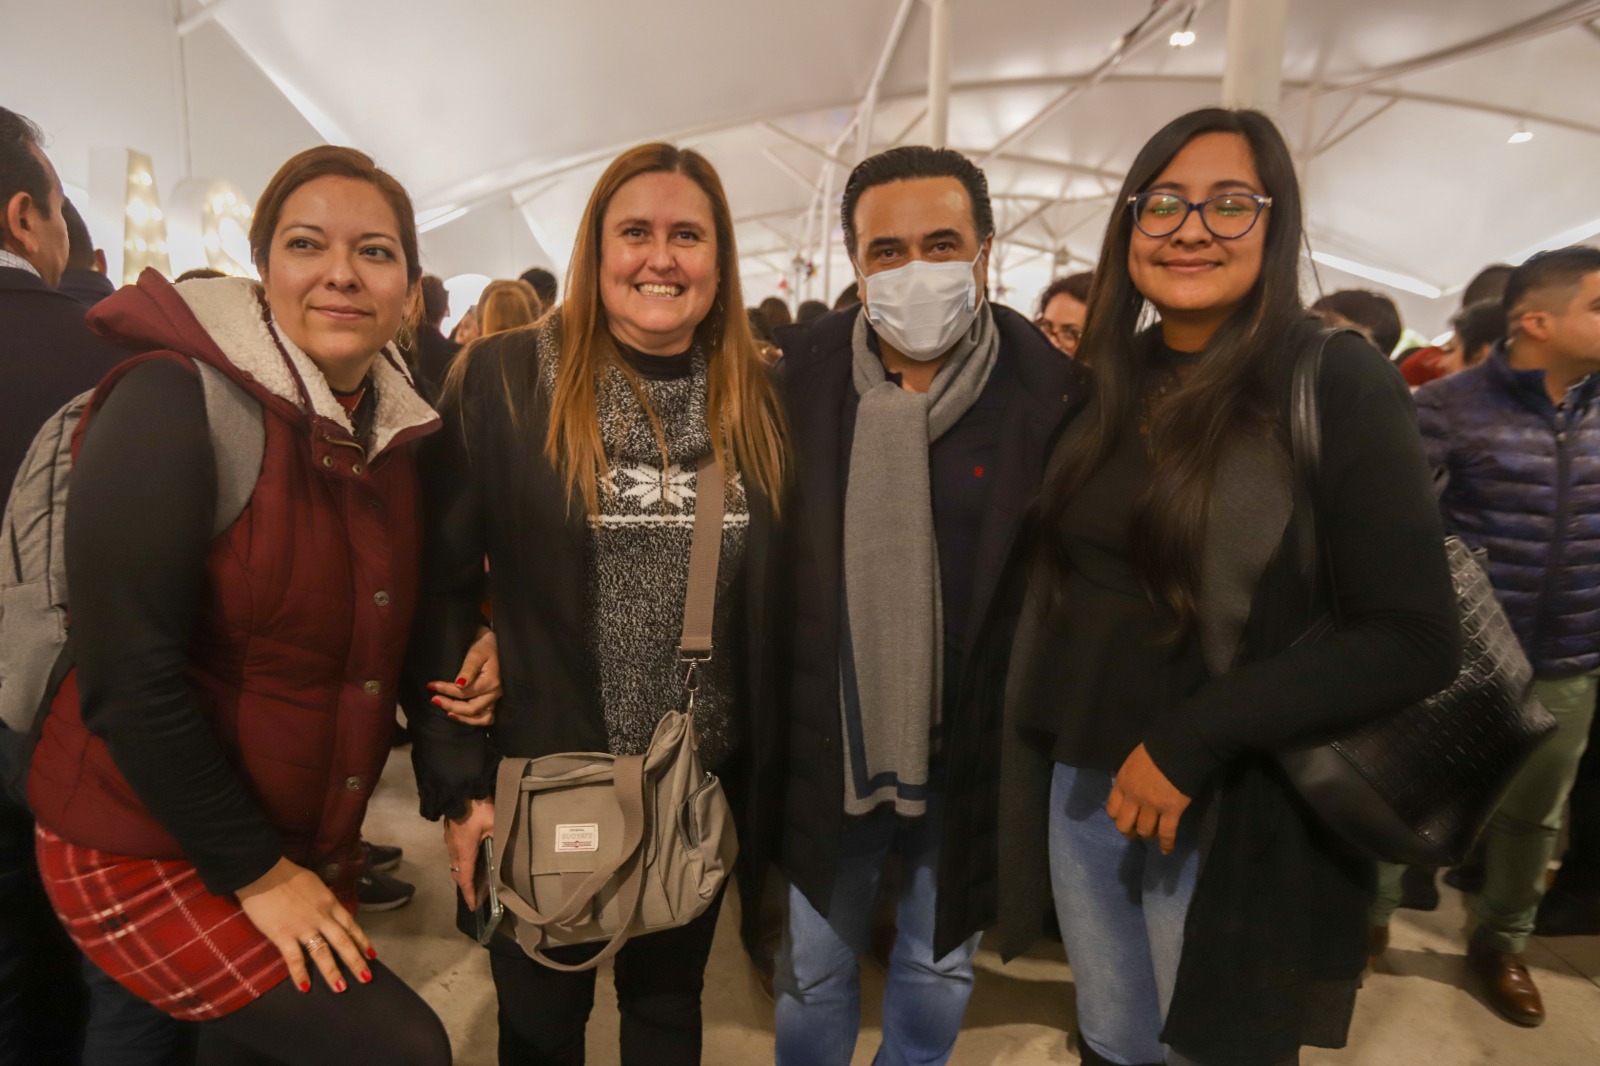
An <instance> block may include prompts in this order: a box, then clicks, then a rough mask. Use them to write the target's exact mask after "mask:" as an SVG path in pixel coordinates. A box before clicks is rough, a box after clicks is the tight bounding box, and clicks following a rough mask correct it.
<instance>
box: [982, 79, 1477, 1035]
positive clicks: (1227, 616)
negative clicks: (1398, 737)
mask: <svg viewBox="0 0 1600 1066" xmlns="http://www.w3.org/2000/svg"><path fill="white" fill-rule="evenodd" d="M1300 245H1301V214H1300V194H1299V188H1298V185H1297V182H1296V179H1295V174H1294V169H1293V165H1292V163H1291V161H1290V158H1289V152H1288V149H1287V147H1286V146H1285V144H1284V141H1283V138H1282V135H1281V134H1280V133H1279V132H1278V130H1277V129H1276V128H1275V127H1274V126H1273V124H1272V122H1271V121H1270V120H1269V119H1267V118H1266V117H1265V116H1263V115H1261V114H1259V113H1256V112H1251V111H1224V110H1218V109H1206V110H1202V111H1196V112H1193V113H1191V114H1188V115H1184V116H1182V117H1181V118H1178V119H1176V120H1175V121H1173V122H1172V123H1170V124H1169V125H1168V126H1166V127H1165V128H1164V129H1162V130H1161V131H1160V132H1159V133H1157V134H1156V135H1155V136H1154V137H1153V138H1152V139H1151V140H1150V142H1149V143H1148V144H1146V145H1145V147H1144V149H1143V150H1142V151H1141V152H1140V153H1139V155H1138V158H1137V159H1136V160H1135V161H1134V163H1133V166H1132V168H1131V169H1130V171H1129V173H1128V177H1127V179H1126V182H1125V183H1124V186H1123V190H1122V194H1121V196H1120V197H1119V199H1118V201H1117V208H1116V210H1115V212H1114V213H1113V215H1112V218H1111V224H1110V226H1109V227H1108V229H1107V232H1106V238H1105V244H1104V247H1103V249H1102V253H1101V259H1100V268H1099V272H1098V273H1097V276H1096V279H1097V280H1096V284H1095V288H1094V292H1093V294H1092V298H1091V303H1090V308H1089V316H1088V323H1087V329H1086V331H1085V333H1084V337H1083V343H1082V346H1081V348H1080V349H1079V356H1080V358H1083V359H1084V360H1085V361H1086V362H1087V363H1088V364H1089V365H1090V366H1092V367H1093V370H1094V374H1095V381H1094V390H1093V397H1094V398H1093V399H1092V401H1091V406H1090V408H1089V410H1088V411H1087V412H1086V414H1085V415H1084V417H1082V418H1080V419H1079V420H1078V421H1077V422H1076V423H1075V424H1074V426H1073V427H1072V428H1071V429H1070V430H1069V431H1068V433H1067V435H1066V436H1065V437H1064V438H1063V440H1062V442H1061V445H1060V446H1059V448H1058V449H1057V452H1056V456H1055V459H1054V465H1053V472H1052V475H1051V476H1050V478H1049V479H1048V480H1047V483H1046V487H1045V490H1044V494H1043V497H1042V500H1041V503H1040V508H1039V514H1040V518H1041V528H1040V547H1041V551H1040V554H1039V563H1040V565H1039V572H1038V574H1037V575H1036V580H1035V581H1034V583H1033V588H1032V593H1033V598H1034V604H1035V606H1034V608H1033V610H1032V611H1031V612H1030V617H1029V618H1028V619H1027V620H1026V621H1025V624H1024V627H1023V629H1022V630H1021V631H1019V635H1018V648H1017V651H1016V653H1015V655H1014V657H1013V662H1012V668H1013V670H1014V671H1016V674H1015V675H1014V677H1013V679H1012V693H1011V702H1012V709H1011V711H1010V712H1009V714H1010V717H1011V719H1012V724H1013V725H1014V727H1015V728H1016V730H1017V737H1018V739H1019V740H1020V741H1021V742H1022V743H1021V744H1020V745H1018V746H1017V748H1018V749H1019V750H1023V751H1026V752H1029V753H1031V757H1032V759H1033V762H1032V763H1031V766H1030V764H1029V762H1028V759H1027V757H1023V759H1022V764H1021V765H1022V766H1025V767H1030V768H1031V769H1032V770H1033V771H1034V772H1033V773H1032V774H1031V775H1030V774H1028V773H1021V772H1018V773H1011V772H1009V770H1008V773H1007V778H1006V779H1007V782H1008V783H1007V786H1006V787H1007V789H1008V790H1009V791H1010V792H1011V793H1012V798H1011V800H1010V802H1009V803H1008V806H1011V807H1014V806H1015V805H1016V804H1017V803H1018V802H1019V798H1018V797H1019V796H1020V795H1021V793H1022V792H1023V791H1025V789H1024V788H1023V787H1022V786H1021V785H1020V784H1019V783H1021V782H1026V781H1028V780H1033V781H1035V782H1037V783H1038V792H1036V793H1035V795H1034V796H1033V797H1032V800H1033V802H1034V803H1035V804H1036V806H1035V808H1034V810H1033V813H1032V817H1031V818H1030V817H1027V816H1022V817H1019V818H1017V819H1014V820H1013V819H1008V818H1005V817H1003V818H1002V820H1001V821H1002V825H1004V826H1007V827H1008V830H1009V831H1010V837H1009V838H1008V839H1006V840H1003V841H1002V844H1001V847H1002V857H1003V858H1004V859H1006V860H1007V861H1008V868H1010V869H1012V870H1013V872H1015V873H1016V874H1017V875H1018V876H1015V877H1012V878H1008V879H1007V887H1008V888H1009V889H1011V890H1013V895H1012V898H1009V899H1005V900H1003V901H1002V905H1003V921H1004V922H1005V923H1006V925H1007V927H1008V928H1007V930H1006V932H1007V933H1008V934H1009V935H1008V936H1007V940H1008V945H1007V947H1008V950H1016V949H1017V948H1018V947H1019V946H1020V943H1023V942H1026V940H1027V939H1028V933H1029V930H1028V928H1027V923H1029V921H1030V919H1032V920H1035V921H1036V920H1037V918H1038V916H1039V915H1040V914H1041V913H1042V911H1043V906H1042V901H1041V900H1039V899H1037V898H1032V899H1030V898H1027V895H1028V892H1029V891H1030V885H1029V881H1030V879H1029V878H1028V877H1026V876H1023V875H1024V874H1026V873H1027V872H1028V862H1029V861H1030V860H1031V861H1033V862H1034V863H1035V868H1038V867H1040V866H1043V864H1044V852H1045V850H1046V848H1047V849H1048V865H1049V870H1050V879H1051V883H1052V887H1053V889H1054V894H1055V902H1056V909H1057V915H1058V917H1059V919H1060V924H1061V931H1062V934H1063V939H1064V941H1065V943H1066V946H1067V954H1068V956H1069V957H1070V958H1071V960H1072V966H1073V976H1074V980H1075V982H1076V987H1077V1000H1078V1004H1077V1006H1078V1014H1077V1017H1078V1025H1079V1029H1080V1033H1081V1043H1082V1054H1083V1061H1084V1062H1085V1063H1119V1064H1146V1063H1150V1064H1154V1063H1204V1064H1206V1066H1219V1064H1223V1063H1226V1064H1227V1066H1279V1064H1282V1063H1292V1062H1296V1061H1298V1054H1299V1048H1300V1046H1301V1045H1304V1044H1312V1045H1322V1046H1334V1047H1337V1046H1341V1045H1342V1044H1343V1042H1344V1037H1345V1032H1346V1030H1347V1028H1348V1024H1349V1020H1350V1015H1351V1011H1352V1009H1353V1004H1354V997H1355V991H1356V987H1357V985H1358V982H1359V978H1360V975H1361V971H1362V968H1363V964H1364V961H1365V943H1366V941H1365V937H1366V926H1365V907H1366V905H1367V902H1368V900H1369V899H1370V898H1371V894H1372V889H1373V877H1374V872H1373V864H1372V863H1371V862H1370V861H1367V860H1364V859H1362V858H1360V857H1359V856H1357V855H1355V854H1353V853H1352V852H1350V851H1349V850H1347V849H1346V848H1345V847H1344V846H1343V845H1341V844H1340V843H1339V842H1338V841H1337V840H1336V839H1335V838H1334V837H1333V835H1332V833H1331V832H1330V831H1329V830H1328V829H1327V828H1326V827H1324V826H1323V825H1321V824H1319V823H1318V822H1316V821H1315V820H1314V818H1313V816H1312V815H1311V814H1310V813H1308V810H1307V808H1305V807H1304V805H1303V804H1301V803H1300V802H1299V800H1298V799H1297V797H1296V796H1295V795H1294V793H1293V791H1292V789H1291V786H1290V785H1289V783H1288V781H1287V780H1286V779H1285V778H1284V777H1283V776H1282V774H1281V773H1280V772H1279V771H1278V769H1277V768H1276V764H1275V763H1274V761H1273V758H1272V753H1273V751H1274V750H1275V749H1277V748H1280V747H1283V746H1286V745H1289V744H1292V743H1294V742H1295V741H1297V740H1303V739H1307V738H1311V737H1314V736H1316V735H1318V734H1319V733H1324V732H1327V731H1330V730H1338V729H1342V728H1347V727H1351V726H1354V725H1355V724H1357V723H1360V722H1362V721H1365V720H1370V719H1372V718H1374V717H1379V716H1381V715H1382V714H1384V713H1385V712H1388V711H1394V710H1398V709H1399V708H1401V707H1404V706H1405V705H1406V704H1408V703H1409V702H1411V701H1414V700H1416V699H1419V698H1421V697H1424V696H1426V695H1428V694H1429V693H1431V692H1433V691H1436V690H1437V689H1439V688H1440V687H1442V686H1443V685H1444V684H1446V683H1448V682H1449V680H1450V679H1451V678H1452V677H1453V671H1454V669H1455V667H1456V661H1457V658H1458V657H1459V636H1458V633H1457V630H1456V625H1455V615H1454V601H1453V599H1452V594H1451V587H1450V574H1449V570H1448V567H1447V565H1446V561H1445V555H1444V551H1443V548H1442V533H1441V531H1440V522H1439V515H1438V511H1437V509H1436V508H1435V506H1434V503H1433V495H1432V493H1431V491H1430V488H1429V485H1430V481H1429V476H1428V470H1427V466H1426V464H1425V463H1424V461H1423V457H1422V452H1421V448H1420V445H1419V443H1418V439H1417V433H1416V429H1415V425H1414V422H1413V416H1412V412H1411V407H1410V400H1409V396H1408V393H1407V391H1406V387H1405V385H1404V383H1403V382H1402V381H1401V380H1400V378H1399V376H1398V375H1397V374H1396V373H1395V371H1394V369H1393V368H1392V367H1391V366H1389V365H1388V363H1387V361H1386V360H1385V359H1384V358H1383V357H1382V356H1381V355H1380V354H1379V353H1378V352H1377V351H1375V350H1374V349H1373V348H1372V347H1371V346H1370V345H1369V344H1367V343H1366V342H1365V341H1363V340H1361V339H1360V338H1358V337H1356V336H1354V335H1351V334H1343V335H1339V336H1336V337H1335V338H1333V340H1332V341H1331V343H1330V344H1329V347H1328V348H1327V350H1326V353H1325V357H1324V359H1323V367H1322V372H1321V376H1320V379H1319V381H1318V395H1319V399H1320V402H1321V409H1322V433H1323V442H1324V444H1323V446H1324V455H1323V462H1322V476H1321V478H1320V480H1319V482H1318V483H1317V484H1316V485H1314V486H1312V488H1311V490H1310V493H1309V497H1310V501H1311V506H1312V507H1313V509H1314V511H1315V513H1316V516H1317V521H1318V524H1319V527H1320V529H1321V530H1322V532H1323V537H1324V540H1325V541H1326V546H1327V550H1328V552H1329V555H1330V556H1331V562H1332V567H1333V569H1334V570H1335V571H1336V572H1337V574H1338V592H1339V601H1338V608H1339V614H1340V616H1341V619H1342V625H1341V628H1340V629H1339V631H1338V632H1337V633H1336V634H1335V635H1333V636H1331V637H1328V638H1326V639H1324V640H1321V641H1319V642H1317V643H1315V644H1305V645H1298V646H1297V645H1296V644H1295V641H1296V638H1297V637H1299V636H1300V635H1301V634H1302V633H1303V632H1304V631H1305V630H1306V628H1307V626H1308V624H1309V623H1310V621H1311V619H1312V617H1313V606H1312V605H1313V591H1314V590H1313V589H1311V588H1310V587H1308V583H1307V580H1306V578H1305V577H1303V573H1304V571H1303V570H1302V566H1301V559H1300V558H1299V554H1298V552H1297V550H1296V549H1297V546H1298V542H1297V540H1296V538H1295V537H1294V536H1293V534H1292V533H1291V532H1290V531H1291V530H1292V529H1293V528H1294V525H1293V523H1292V521H1291V519H1292V516H1293V513H1294V511H1295V508H1296V506H1297V504H1296V501H1297V498H1299V497H1298V496H1297V493H1296V491H1295V486H1294V484H1293V479H1292V466H1291V463H1290V457H1289V453H1288V401H1289V394H1290V382H1291V379H1292V374H1293V369H1294V366H1295V363H1296V361H1297V358H1298V357H1299V356H1300V355H1301V353H1303V352H1305V351H1306V350H1307V349H1308V348H1309V347H1311V346H1314V345H1316V344H1318V343H1319V342H1320V340H1321V338H1320V334H1319V331H1318V327H1317V324H1316V322H1315V321H1314V320H1312V319H1310V318H1309V317H1308V316H1307V313H1306V311H1305V310H1304V308H1303V306H1302V304H1301V301H1300V285H1299V270H1298V263H1299V256H1300ZM1152 313H1153V318H1154V323H1155V324H1154V325H1150V326H1148V327H1147V328H1141V326H1142V324H1143V323H1144V322H1145V321H1147V316H1149V315H1151V314H1152ZM1046 790H1047V791H1048V793H1049V798H1048V807H1047V809H1048V818H1040V817H1039V816H1038V811H1039V810H1041V809H1045V802H1046V801H1045V799H1044V796H1043V795H1042V794H1041V793H1042V792H1044V791H1046ZM1021 802H1026V799H1025V798H1024V799H1023V800H1021ZM1030 825H1031V826H1033V827H1035V829H1036V830H1037V832H1036V833H1033V834H1029V833H1028V827H1029V826H1030ZM1040 880H1042V878H1041V879H1040Z"/></svg>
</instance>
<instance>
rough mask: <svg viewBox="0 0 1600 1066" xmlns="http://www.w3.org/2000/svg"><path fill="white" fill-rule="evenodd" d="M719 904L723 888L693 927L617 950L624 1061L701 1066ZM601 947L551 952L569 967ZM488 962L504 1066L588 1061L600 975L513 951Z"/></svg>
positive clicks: (627, 1065) (570, 1065) (575, 1065)
mask: <svg viewBox="0 0 1600 1066" xmlns="http://www.w3.org/2000/svg"><path fill="white" fill-rule="evenodd" d="M721 908H722V894H721V893H720V892H719V893H718V894H717V898H716V899H715V900H713V901H712V903H711V906H710V907H708V908H706V912H705V913H704V914H702V915H701V916H700V917H698V918H696V919H695V920H694V921H692V922H690V923H689V924H688V925H685V926H682V927H681V928H678V929H667V930H663V931H662V932H659V933H649V934H647V935H645V936H641V937H637V938H635V939H633V940H629V941H628V942H627V943H626V944H625V945H623V948H622V950H621V951H619V952H617V956H616V959H615V971H614V972H615V976H616V983H617V1006H618V1007H619V1008H620V1009H621V1011H622V1034H621V1036H622V1049H621V1050H622V1057H621V1063H622V1066H698V1063H699V1062H700V992H701V989H702V988H704V987H705V977H706V960H707V959H708V958H709V957H710V955H711V939H712V936H713V935H714V934H715V933H716V931H717V912H718V911H719V910H721ZM599 950H600V946H599V945H597V944H596V945H589V944H584V945H581V946H578V947H570V948H557V949H555V950H553V951H551V952H550V957H551V958H553V959H555V960H556V961H557V962H562V963H568V964H571V963H575V962H580V961H582V960H583V959H586V958H592V957H593V956H594V954H595V953H596V952H597V951H599ZM489 966H490V969H491V970H492V972H493V973H494V988H495V992H496V994H497V995H498V996H499V999H500V1064H501V1066H583V1062H584V1041H583V1037H584V1029H585V1027H586V1025H587V1023H588V1021H589V1011H590V1009H591V1008H592V1007H593V1006H594V981H595V972H594V971H593V970H589V971H587V972H584V973H563V972H561V971H560V970H552V969H550V968H549V967H547V966H541V965H540V964H539V963H537V962H535V961H533V960H532V959H530V958H528V956H526V955H523V954H520V953H518V954H512V953H511V952H510V951H491V952H490V955H489ZM607 1058H609V1056H607ZM613 1061H614V1060H613Z"/></svg>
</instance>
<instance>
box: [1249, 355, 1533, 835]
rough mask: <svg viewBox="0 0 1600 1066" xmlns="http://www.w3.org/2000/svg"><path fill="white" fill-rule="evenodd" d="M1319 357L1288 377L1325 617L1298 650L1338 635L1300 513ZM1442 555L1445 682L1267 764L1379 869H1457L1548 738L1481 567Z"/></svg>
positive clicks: (1461, 547) (1308, 482) (1528, 671)
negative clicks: (1452, 614) (1449, 649)
mask: <svg viewBox="0 0 1600 1066" xmlns="http://www.w3.org/2000/svg"><path fill="white" fill-rule="evenodd" d="M1328 336H1331V334H1329V335H1328ZM1326 346H1327V336H1324V338H1323V342H1322V344H1320V345H1317V346H1314V347H1313V348H1311V349H1309V350H1308V351H1306V352H1305V353H1304V354H1303V355H1302V356H1301V357H1300V359H1299V361H1298V363H1297V364H1296V366H1295V372H1294V384H1293V394H1292V400H1291V405H1290V419H1289V425H1290V434H1289V435H1290V446H1291V450H1292V452H1293V455H1294V465H1295V476H1296V481H1297V485H1296V494H1297V497H1298V499H1297V506H1296V508H1295V511H1296V514H1297V516H1298V517H1297V518H1296V523H1297V525H1298V528H1297V530H1296V533H1297V536H1298V539H1299V543H1300V547H1301V557H1302V559H1303V560H1305V565H1306V568H1307V571H1308V573H1309V575H1310V577H1311V582H1310V585H1311V588H1312V589H1313V590H1316V589H1318V588H1319V587H1320V588H1322V589H1323V590H1324V591H1325V592H1326V593H1327V597H1328V603H1329V604H1330V605H1331V606H1330V608H1329V611H1328V613H1327V614H1325V615H1324V616H1323V617H1321V618H1320V619H1319V620H1318V621H1317V622H1315V623H1313V625H1312V626H1311V628H1310V629H1308V630H1307V631H1306V633H1305V634H1304V635H1302V636H1301V637H1300V639H1299V640H1298V641H1297V642H1296V643H1308V642H1313V641H1316V640H1318V639H1320V638H1321V637H1323V636H1325V635H1326V634H1328V633H1329V632H1331V631H1333V630H1334V629H1335V628H1337V626H1338V624H1339V620H1338V618H1337V604H1338V593H1337V586H1336V584H1335V581H1334V573H1333V566H1332V560H1331V559H1330V558H1329V557H1328V553H1327V547H1326V545H1325V544H1324V543H1323V542H1322V539H1321V537H1320V535H1319V533H1318V531H1317V527H1316V517H1315V509H1314V508H1313V507H1311V506H1310V499H1311V487H1312V486H1313V485H1315V484H1316V483H1317V477H1318V474H1319V472H1320V470H1321V460H1322V424H1321V418H1320V413H1319V410H1318V403H1317V380H1318V376H1319V371H1320V369H1321V366H1322V353H1323V350H1324V349H1325V348H1326ZM1445 551H1446V552H1447V553H1448V555H1449V558H1450V575H1451V579H1452V582H1453V584H1454V586H1455V594H1456V605H1457V608H1458V610H1459V613H1460V619H1461V632H1462V637H1463V638H1464V642H1465V645H1466V647H1465V651H1464V652H1463V655H1462V661H1461V672H1460V674H1458V675H1457V677H1456V679H1455V681H1454V682H1452V683H1451V684H1450V685H1449V686H1448V687H1447V688H1445V689H1443V690H1442V691H1440V692H1438V693H1435V694H1434V695H1433V696H1430V697H1429V698H1428V699H1425V700H1423V701H1422V702H1421V703H1417V704H1414V705H1412V706H1410V707H1407V708H1405V709H1404V710H1401V711H1397V712H1396V713H1394V714H1390V715H1386V716H1384V717H1383V718H1380V719H1377V720H1376V721H1373V722H1371V723H1369V724H1367V725H1364V726H1361V727H1360V728H1358V729H1355V730H1353V731H1351V732H1349V733H1347V734H1345V735H1343V736H1337V737H1332V738H1323V739H1322V740H1321V742H1319V743H1313V744H1308V745H1304V746H1299V747H1296V748H1293V749H1285V750H1282V751H1280V752H1278V756H1277V757H1278V762H1279V764H1280V765H1281V766H1282V767H1283V769H1284V770H1285V771H1286V772H1287V773H1288V775H1289V779H1290V780H1291V781H1292V782H1293V784H1294V787H1295V788H1296V790H1298V791H1299V793H1300V795H1301V796H1302V797H1303V798H1304V799H1305V801H1306V802H1307V803H1308V804H1310V806H1311V807H1312V808H1313V809H1314V810H1315V811H1316V812H1317V814H1318V815H1319V816H1320V817H1321V818H1322V819H1323V821H1324V822H1326V823H1327V824H1328V825H1329V826H1330V827H1331V828H1333V829H1334V830H1335V831H1336V832H1338V833H1339V834H1340V835H1341V836H1342V837H1344V838H1345V839H1346V840H1347V841H1348V842H1349V843H1351V844H1352V845H1354V846H1355V847H1356V848H1358V849H1360V850H1361V851H1362V852H1364V853H1365V854H1367V855H1370V856H1372V857H1373V858H1376V859H1381V860H1384V861H1387V862H1400V863H1411V864H1415V865H1420V866H1449V865H1454V864H1455V863H1457V862H1459V861H1460V860H1461V859H1463V858H1465V857H1466V854H1467V851H1468V850H1469V849H1470V848H1471V847H1472V844H1473V842H1474V841H1475V840H1476V839H1477V837H1478V834H1479V833H1480V832H1482V830H1483V827H1484V825H1485V824H1487V822H1488V821H1489V818H1490V816H1491V815H1492V814H1494V811H1495V808H1496V807H1497V806H1499V804H1500V800H1501V798H1502V797H1503V796H1504V795H1505V792H1506V790H1507V789H1508V788H1509V787H1510V786H1511V782H1512V780H1513V779H1514V778H1515V777H1516V775H1517V772H1518V771H1519V770H1520V769H1521V768H1522V765H1523V764H1524V763H1525V762H1526V761H1527V759H1528V757H1529V756H1530V755H1532V754H1533V752H1534V750H1535V749H1536V748H1537V747H1538V746H1539V745H1540V744H1542V743H1543V742H1544V741H1545V740H1547V739H1548V738H1549V737H1550V735H1551V734H1552V733H1554V732H1555V730H1556V720H1555V718H1554V717H1553V716H1552V715H1551V714H1550V712H1549V711H1547V710H1545V708H1544V707H1543V706H1542V705H1541V704H1540V703H1539V701H1538V700H1537V699H1536V698H1534V696H1533V668H1532V667H1531V666H1530V665H1529V663H1528V658H1527V656H1526V655H1524V654H1523V651H1522V647H1521V645H1520V644H1518V643H1517V638H1516V635H1515V634H1514V633H1513V632H1512V630H1511V623H1510V622H1509V621H1508V620H1507V619H1506V615H1505V611H1504V610H1503V609H1502V608H1501V607H1500V603H1499V601H1498V600H1497V599H1496V598H1495V595H1494V589H1493V588H1492V587H1491V586H1490V584H1489V575H1488V573H1487V572H1486V571H1485V570H1484V568H1483V564H1482V563H1481V562H1480V561H1479V560H1478V558H1476V557H1475V556H1474V554H1473V552H1472V550H1471V549H1470V548H1468V547H1467V545H1466V543H1465V542H1464V541H1462V540H1461V538H1460V537H1455V536H1448V537H1446V538H1445ZM1319 571H1320V573H1319ZM1319 581H1320V583H1321V584H1320V586H1319V584H1318V582H1319Z"/></svg>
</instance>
